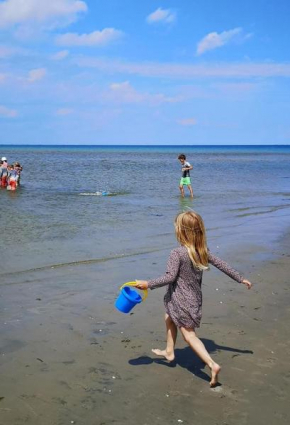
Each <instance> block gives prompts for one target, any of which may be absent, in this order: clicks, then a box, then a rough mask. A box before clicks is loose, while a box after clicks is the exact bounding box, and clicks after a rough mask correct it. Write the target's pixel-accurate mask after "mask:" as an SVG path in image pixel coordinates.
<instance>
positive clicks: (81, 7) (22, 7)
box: [0, 0, 87, 27]
mask: <svg viewBox="0 0 290 425" xmlns="http://www.w3.org/2000/svg"><path fill="white" fill-rule="evenodd" d="M86 11H87V5H86V3H85V2H84V1H81V0H4V1H1V3H0V27H9V26H13V25H17V24H24V23H28V22H30V23H42V24H55V25H58V24H61V23H62V24H63V23H70V22H74V21H75V20H76V19H77V15H78V13H80V12H86Z"/></svg>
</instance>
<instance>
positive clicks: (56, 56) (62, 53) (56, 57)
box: [51, 50, 69, 61]
mask: <svg viewBox="0 0 290 425" xmlns="http://www.w3.org/2000/svg"><path fill="white" fill-rule="evenodd" d="M68 55H69V51H68V50H61V51H60V52H57V53H55V54H54V55H52V56H51V59H52V60H55V61H61V60H63V59H65V58H66V57H67V56H68Z"/></svg>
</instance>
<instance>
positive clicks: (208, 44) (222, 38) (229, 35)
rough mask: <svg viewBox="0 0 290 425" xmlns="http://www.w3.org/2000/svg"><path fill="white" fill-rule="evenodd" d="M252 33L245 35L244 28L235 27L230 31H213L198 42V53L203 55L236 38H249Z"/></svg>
mask: <svg viewBox="0 0 290 425" xmlns="http://www.w3.org/2000/svg"><path fill="white" fill-rule="evenodd" d="M250 36H251V34H245V35H243V29H242V28H234V29H232V30H229V31H223V32H221V33H220V34H218V33H217V32H211V33H209V34H207V35H206V36H205V37H204V38H203V39H202V40H201V41H200V42H199V43H198V44H197V50H196V53H197V55H202V54H203V53H205V52H207V51H208V50H214V49H217V48H218V47H222V46H224V45H225V44H228V43H229V42H231V41H233V40H236V41H238V40H239V41H241V40H245V39H247V38H249V37H250Z"/></svg>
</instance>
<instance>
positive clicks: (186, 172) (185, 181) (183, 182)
mask: <svg viewBox="0 0 290 425" xmlns="http://www.w3.org/2000/svg"><path fill="white" fill-rule="evenodd" d="M178 159H179V161H180V163H181V167H182V168H181V170H182V175H181V179H180V183H179V189H180V192H181V196H182V197H183V198H184V186H187V187H188V190H189V192H190V197H191V198H193V190H192V187H191V181H190V170H192V168H193V167H192V165H190V163H189V162H187V161H186V156H185V155H184V154H183V153H182V154H180V155H179V156H178Z"/></svg>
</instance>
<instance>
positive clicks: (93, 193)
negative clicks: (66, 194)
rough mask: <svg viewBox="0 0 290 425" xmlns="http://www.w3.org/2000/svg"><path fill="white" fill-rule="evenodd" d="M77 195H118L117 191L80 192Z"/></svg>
mask: <svg viewBox="0 0 290 425" xmlns="http://www.w3.org/2000/svg"><path fill="white" fill-rule="evenodd" d="M79 195H81V196H117V195H119V194H118V193H114V192H106V191H103V192H82V193H79Z"/></svg>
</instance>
